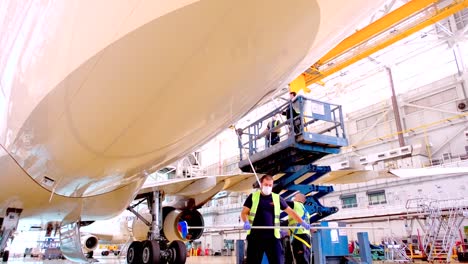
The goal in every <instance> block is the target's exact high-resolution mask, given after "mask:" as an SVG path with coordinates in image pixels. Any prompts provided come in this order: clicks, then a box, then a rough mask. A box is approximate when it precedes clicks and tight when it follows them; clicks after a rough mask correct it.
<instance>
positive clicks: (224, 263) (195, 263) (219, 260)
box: [8, 256, 236, 264]
mask: <svg viewBox="0 0 468 264" xmlns="http://www.w3.org/2000/svg"><path fill="white" fill-rule="evenodd" d="M96 259H97V260H99V262H97V263H119V264H125V263H127V261H126V260H125V258H122V259H119V258H118V257H114V256H108V257H96ZM8 263H31V264H32V263H37V264H39V263H48V264H58V263H70V264H71V263H73V262H71V261H68V260H38V259H35V258H29V257H27V258H10V259H9V260H8ZM199 263H200V264H201V263H203V264H235V263H236V259H235V257H234V256H231V257H211V256H210V257H205V256H200V257H188V258H187V262H186V264H199Z"/></svg>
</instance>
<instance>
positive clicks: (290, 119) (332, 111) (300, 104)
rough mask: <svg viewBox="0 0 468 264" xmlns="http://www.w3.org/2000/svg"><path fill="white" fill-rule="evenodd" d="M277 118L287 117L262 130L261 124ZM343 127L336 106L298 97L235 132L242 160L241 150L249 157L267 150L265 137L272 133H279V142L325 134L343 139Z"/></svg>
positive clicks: (341, 114)
mask: <svg viewBox="0 0 468 264" xmlns="http://www.w3.org/2000/svg"><path fill="white" fill-rule="evenodd" d="M278 115H281V116H285V115H289V116H286V120H285V121H282V122H280V123H279V124H278V125H277V126H275V127H271V128H269V129H268V128H266V126H267V125H266V124H267V123H265V122H269V121H272V120H273V119H276V120H281V119H280V118H278ZM343 124H344V119H343V113H342V109H341V106H340V105H336V104H331V103H325V102H322V101H318V100H314V99H311V98H306V97H303V96H301V95H299V96H297V97H296V98H294V100H292V101H287V102H285V103H283V104H281V105H280V106H278V107H277V108H275V109H273V110H272V111H270V112H269V113H267V114H266V115H264V116H262V117H260V118H259V119H258V120H255V121H254V122H252V123H251V124H249V125H248V126H246V127H245V128H242V129H238V130H237V133H238V135H239V137H238V145H239V150H240V160H243V157H242V155H243V150H244V149H248V150H249V155H253V154H255V153H257V152H260V151H263V150H265V149H267V148H269V147H271V145H270V144H269V142H270V141H271V140H270V138H269V137H268V135H270V137H271V133H272V132H278V133H279V138H280V141H284V140H286V139H290V138H294V140H296V139H297V136H300V135H302V134H304V133H311V134H321V135H322V134H327V135H330V136H333V137H338V138H346V136H345V130H344V126H343ZM262 139H263V140H262ZM262 141H263V142H262ZM274 144H276V142H275V143H273V145H274Z"/></svg>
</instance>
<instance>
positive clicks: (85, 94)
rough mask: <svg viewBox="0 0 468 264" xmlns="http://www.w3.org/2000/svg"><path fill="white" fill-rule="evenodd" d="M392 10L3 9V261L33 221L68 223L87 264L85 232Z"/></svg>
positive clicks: (235, 4)
mask: <svg viewBox="0 0 468 264" xmlns="http://www.w3.org/2000/svg"><path fill="white" fill-rule="evenodd" d="M383 2H384V0H378V1H375V0H355V1H352V2H351V1H341V2H340V3H339V4H337V3H336V2H333V1H326V0H316V1H310V0H296V1H294V2H293V3H291V2H288V1H280V0H274V1H271V0H270V1H265V0H248V1H247V0H244V1H228V0H201V1H195V0H170V1H169V0H165V1H110V0H109V1H98V2H96V1H91V0H84V1H61V2H54V3H49V2H41V1H30V2H28V1H2V2H1V4H0V14H1V16H0V17H2V20H1V21H2V23H1V32H2V38H1V39H0V72H1V78H0V87H1V93H0V113H1V114H0V146H1V148H0V167H1V168H2V169H1V171H0V177H1V179H2V181H3V183H4V184H2V186H1V187H0V209H1V213H0V217H1V219H2V221H1V223H2V224H1V228H0V230H1V231H0V232H1V234H0V235H1V240H0V253H1V256H2V258H3V260H5V261H7V260H8V257H9V251H8V250H6V245H7V242H8V240H9V238H10V237H11V235H12V234H13V233H14V230H15V229H16V226H17V225H18V221H19V219H20V218H21V219H37V220H38V221H41V222H42V221H59V222H60V223H61V224H60V227H59V229H60V230H59V233H60V237H61V249H62V251H63V254H64V256H65V257H67V258H68V259H69V260H72V261H75V262H87V259H86V258H85V256H84V254H83V252H82V250H81V245H80V238H81V236H80V232H79V230H80V227H81V226H83V225H85V224H87V223H90V222H92V221H95V220H101V219H109V218H112V217H114V216H116V215H118V214H119V213H120V212H122V211H123V210H125V208H126V207H127V206H128V204H130V202H131V201H132V200H133V198H135V196H136V195H137V194H138V190H139V189H140V188H141V187H142V185H143V182H144V181H145V179H146V178H147V177H148V175H149V174H151V173H152V172H154V171H157V170H158V169H159V168H161V167H164V166H165V165H167V164H170V163H172V162H173V161H175V160H177V159H179V158H180V157H182V156H184V155H185V154H187V153H189V152H190V151H191V150H193V149H194V148H196V147H197V146H199V145H201V144H202V143H204V142H206V141H207V140H208V139H209V138H211V137H212V136H214V135H216V134H217V133H218V132H220V131H221V130H222V129H224V128H226V127H228V126H229V125H230V124H232V123H233V122H234V121H236V120H238V119H239V118H240V117H241V116H242V115H244V114H245V113H247V112H248V111H249V110H251V109H252V108H253V107H254V106H255V105H256V104H257V103H258V102H260V101H261V100H262V99H264V98H266V97H267V96H268V95H269V94H271V93H273V92H274V91H275V90H277V89H279V88H281V87H284V86H286V84H287V83H289V82H291V81H292V80H293V79H294V78H295V77H297V76H298V75H299V74H300V73H302V72H303V71H304V70H305V69H306V68H307V67H309V66H310V65H312V64H313V63H314V62H315V61H317V60H318V59H319V58H320V56H322V55H323V54H325V53H326V52H327V51H328V50H329V49H330V48H332V47H333V46H335V45H336V44H337V43H339V41H341V40H342V39H344V38H345V37H347V35H349V34H350V33H352V31H354V30H355V28H354V26H355V25H357V24H358V23H360V22H362V21H363V19H365V18H366V17H368V16H369V14H371V13H372V12H373V11H375V10H376V9H377V8H378V7H380V6H381V5H382V3H383ZM155 225H156V224H155ZM154 233H156V232H154ZM176 244H177V243H176ZM176 244H175V245H176ZM176 247H178V246H176ZM158 250H160V251H161V254H160V256H158V254H156V253H155V252H159V251H158ZM177 250H181V251H182V249H180V248H177ZM173 251H174V250H169V249H168V246H167V245H166V244H165V242H164V241H160V240H153V239H146V240H145V243H144V245H142V248H141V251H140V250H138V252H137V253H138V254H141V255H143V256H146V257H145V258H144V259H143V263H159V262H160V260H161V258H163V259H164V261H168V262H169V263H185V259H183V260H182V259H180V258H175V256H174V255H170V252H173ZM145 254H146V255H145ZM180 256H183V252H181V253H180V255H179V257H180Z"/></svg>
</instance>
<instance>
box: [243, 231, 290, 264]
mask: <svg viewBox="0 0 468 264" xmlns="http://www.w3.org/2000/svg"><path fill="white" fill-rule="evenodd" d="M263 253H266V255H267V257H268V264H283V258H284V257H283V247H282V246H281V240H279V239H276V238H271V239H261V238H255V237H251V236H247V264H261V263H262V259H263Z"/></svg>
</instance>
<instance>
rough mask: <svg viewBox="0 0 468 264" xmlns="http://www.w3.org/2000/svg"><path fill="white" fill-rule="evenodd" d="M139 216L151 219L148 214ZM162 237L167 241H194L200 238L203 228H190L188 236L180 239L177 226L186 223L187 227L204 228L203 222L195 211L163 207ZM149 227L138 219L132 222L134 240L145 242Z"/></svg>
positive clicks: (201, 217) (180, 234) (180, 235)
mask: <svg viewBox="0 0 468 264" xmlns="http://www.w3.org/2000/svg"><path fill="white" fill-rule="evenodd" d="M141 215H142V216H143V217H144V218H145V219H147V220H150V219H151V215H150V214H149V213H141ZM163 216H164V220H163V231H162V232H161V235H163V236H164V237H165V238H166V239H167V240H169V241H174V240H182V241H189V240H195V239H198V238H200V237H201V236H202V234H203V231H204V229H203V228H193V229H192V228H191V229H189V230H188V234H187V236H186V237H185V238H183V237H182V233H181V232H180V231H179V229H178V224H179V222H181V221H185V222H187V224H188V226H189V227H190V226H204V224H205V222H204V221H203V216H202V215H201V214H200V212H198V211H197V210H189V209H183V210H180V209H175V208H173V207H164V208H163ZM148 231H149V227H148V226H147V225H146V224H145V223H143V222H142V221H141V220H139V219H135V221H133V226H132V233H133V236H134V238H135V239H136V240H140V241H143V240H146V239H147V236H148Z"/></svg>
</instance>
